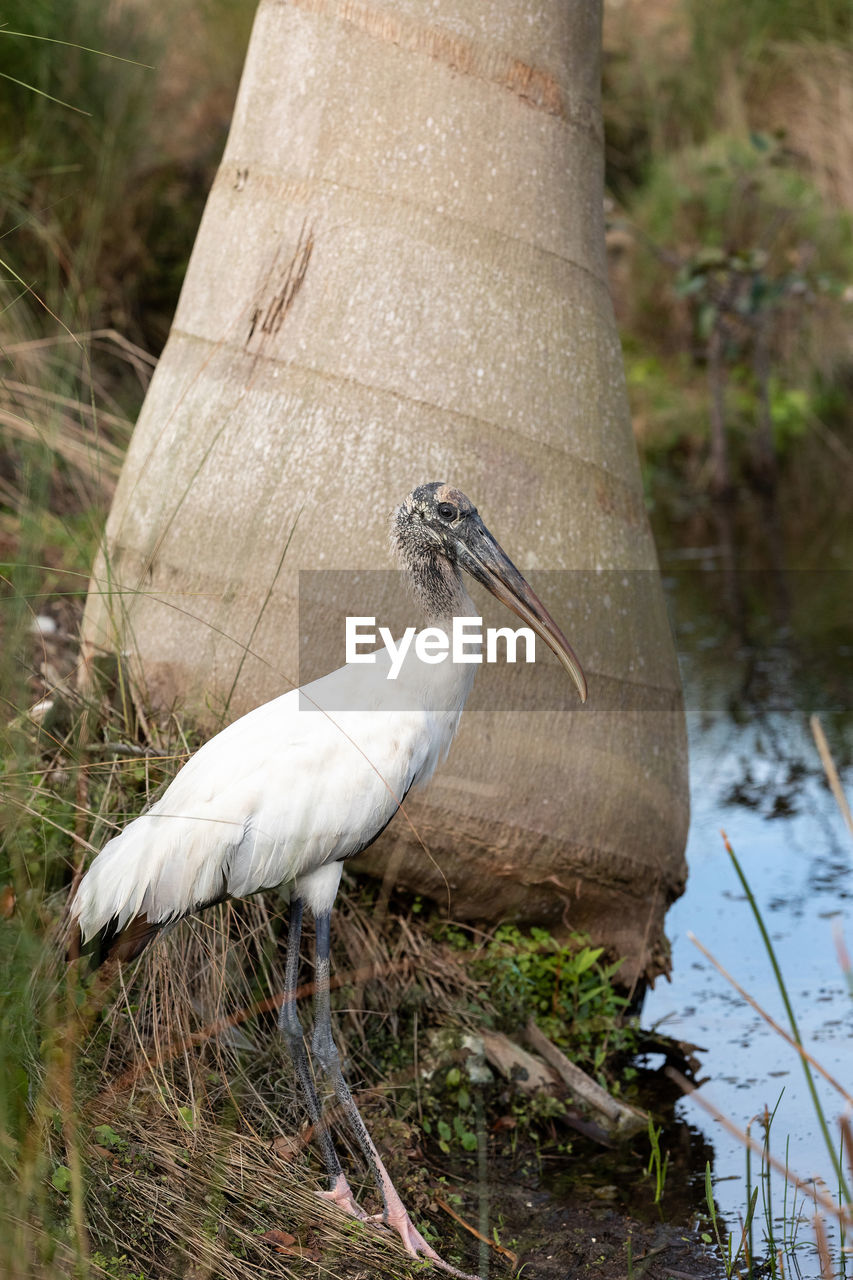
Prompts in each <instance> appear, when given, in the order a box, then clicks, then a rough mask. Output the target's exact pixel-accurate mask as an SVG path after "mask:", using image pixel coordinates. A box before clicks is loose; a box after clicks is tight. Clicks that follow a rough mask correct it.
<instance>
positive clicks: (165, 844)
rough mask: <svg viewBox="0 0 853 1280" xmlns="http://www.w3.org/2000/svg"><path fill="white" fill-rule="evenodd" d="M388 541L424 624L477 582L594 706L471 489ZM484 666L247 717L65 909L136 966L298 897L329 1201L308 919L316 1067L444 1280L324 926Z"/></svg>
mask: <svg viewBox="0 0 853 1280" xmlns="http://www.w3.org/2000/svg"><path fill="white" fill-rule="evenodd" d="M391 538H392V545H393V547H394V549H395V551H396V554H397V556H398V559H399V561H400V562H401V565H402V567H403V568H404V570H406V571H407V576H408V579H409V581H410V584H411V588H412V590H413V592H414V596H415V599H416V601H417V603H418V604H419V606H420V608H421V611H422V612H423V615H424V618H425V620H426V622H427V624H428V625H430V626H439V627H442V628H443V629H446V628H447V627H448V626H449V625H450V622H451V620H452V618H454V617H461V616H471V615H474V614H475V613H476V610H475V608H474V604H473V602H472V600H471V598H470V596H469V595H468V593H467V591H466V590H465V587H464V584H463V579H462V573H461V570H462V569H465V570H467V572H468V573H469V574H470V575H471V576H472V577H473V578H475V579H476V580H477V581H478V582H480V583H482V584H483V585H484V586H485V587H487V588H488V590H489V591H491V592H492V594H493V595H495V596H497V598H498V599H499V600H501V601H502V602H503V603H505V604H506V605H508V607H509V608H510V609H512V610H513V611H514V612H515V613H516V614H517V615H518V616H520V617H521V618H522V619H523V620H524V621H525V622H526V623H527V625H528V626H529V627H531V628H532V629H533V630H534V631H535V632H536V633H537V634H538V635H539V636H540V637H541V638H542V639H543V640H544V641H545V642H546V643H547V644H548V645H549V647H550V648H551V649H552V650H553V652H554V653H555V654H556V655H557V657H558V658H559V659H560V661H561V662H562V663H563V665H564V666H565V668H566V670H567V671H568V673H569V675H570V676H571V677H572V679H573V680H574V682H575V685H576V686H577V690H578V693H579V694H580V697H581V700H585V699H586V681H585V679H584V675H583V671H582V670H581V667H580V663H579V662H578V660H577V658H576V657H575V655H574V653H573V652H572V650H571V648H570V647H569V644H568V642H567V640H566V638H565V636H564V635H563V633H562V632H561V631H560V629H559V627H558V626H557V624H556V623H555V622H554V620H553V619H552V618H551V616H550V614H549V613H548V612H547V610H546V609H545V607H544V606H543V605H542V603H541V601H540V600H539V599H538V598H537V596H536V595H535V594H534V592H533V591H532V590H531V588H530V586H529V585H528V584H527V582H526V581H525V580H524V578H523V577H522V575H521V574H520V573H519V572H518V570H517V569H516V568H515V566H514V565H513V564H512V562H511V561H510V560H509V559H508V557H507V556H506V555H505V554H504V552H503V551H502V550H501V548H500V546H499V545H498V543H497V542H496V541H495V539H494V538H493V537H492V535H491V534H490V533H489V531H488V530H487V529H486V527H485V525H484V524H483V522H482V520H481V519H480V517H479V515H478V514H477V510H476V508H475V507H474V506H473V504H472V503H471V502H470V501H469V500H468V498H466V497H465V495H464V494H463V493H460V491H459V490H458V489H454V488H452V487H451V486H449V485H447V484H443V483H433V484H426V485H422V486H420V487H419V488H417V489H415V490H414V492H413V493H411V494H409V496H408V497H407V498H406V500H405V501H404V502H403V503H402V504H401V505H400V506H399V507H398V508H397V509H396V511H395V512H394V515H393V518H392V524H391ZM413 653H414V650H413V649H410V651H409V654H410V655H412V654H413ZM475 669H476V667H475V665H474V664H472V663H454V662H452V661H450V660H447V661H444V662H441V663H437V662H434V663H429V664H427V663H423V662H420V661H415V660H413V658H412V657H410V656H407V660H406V661H405V662H404V663H403V667H402V669H401V670H400V672H399V675H398V677H397V679H396V680H393V681H392V680H389V679H388V674H389V660H388V653H387V650H386V651H384V653H382V654H378V655H377V660H376V662H375V663H372V664H364V665H362V664H359V665H347V666H345V667H342V668H340V669H339V670H338V671H334V672H332V673H331V674H330V675H328V676H324V677H323V678H322V679H320V680H316V681H314V682H313V683H311V684H308V685H305V686H304V687H303V688H302V689H301V690H298V689H295V690H293V691H291V692H290V693H286V694H284V695H283V696H282V697H280V698H275V699H274V700H273V701H272V702H267V703H266V704H264V705H263V706H260V707H258V708H256V709H255V710H254V711H250V712H249V714H248V715H245V716H243V717H242V718H241V719H239V720H236V721H235V722H234V723H233V724H231V725H229V726H228V727H227V728H226V729H224V730H223V731H222V732H221V733H218V734H217V735H216V736H215V737H214V738H211V739H210V741H209V742H207V743H205V745H204V746H203V747H201V749H200V750H199V751H197V752H196V753H195V755H194V756H192V757H191V758H190V759H189V760H188V761H187V763H186V764H185V765H184V766H183V768H182V769H181V770H180V772H179V773H178V774H177V776H176V777H175V779H174V781H173V782H172V783H171V785H170V786H169V787H168V788H167V790H166V791H165V792H164V794H163V795H162V797H161V798H160V799H159V800H158V801H157V802H156V803H155V804H153V805H152V806H151V808H150V809H149V810H148V811H147V812H146V813H144V814H143V815H142V816H141V817H139V818H136V819H135V821H133V822H131V823H130V824H129V826H127V827H126V828H125V830H124V831H122V832H121V833H120V834H119V835H117V836H116V837H115V838H114V839H112V840H110V841H109V843H108V844H107V845H105V847H104V848H103V849H102V850H101V852H100V853H99V854H98V856H97V857H96V858H95V860H94V862H93V863H92V865H91V867H90V868H89V870H88V872H87V873H86V875H85V876H84V877H83V879H82V880H81V882H80V884H79V886H78V889H77V892H76V894H75V896H74V898H73V901H72V903H71V906H70V915H71V920H72V922H76V924H77V925H79V929H80V934H81V936H82V938H83V939H84V940H85V939H88V938H91V937H93V936H95V935H100V936H101V942H102V953H103V950H104V949H106V950H108V954H109V956H110V957H111V958H115V959H120V960H128V959H132V958H134V957H135V956H137V955H138V954H139V953H140V952H141V951H142V949H143V948H144V947H145V946H146V944H147V943H148V942H149V941H150V940H151V938H153V937H154V936H155V935H156V934H157V933H158V932H159V931H160V930H161V929H162V928H163V927H164V926H166V925H169V924H172V923H173V922H175V921H177V920H179V919H180V918H181V917H182V916H185V915H187V914H189V913H191V912H196V911H199V910H200V909H202V908H203V907H206V906H210V905H211V904H213V903H215V902H220V901H222V900H223V899H224V898H226V897H237V898H241V897H245V896H246V895H247V894H251V893H256V892H258V891H259V890H261V889H270V888H274V887H276V886H279V885H284V886H287V887H289V891H290V922H289V931H288V943H287V959H286V967H285V993H284V1000H283V1003H282V1006H281V1013H280V1016H279V1027H280V1029H281V1032H282V1034H283V1036H284V1038H285V1041H286V1042H287V1045H288V1048H289V1050H290V1053H291V1055H292V1057H293V1062H294V1067H295V1070H296V1074H297V1076H298V1079H299V1081H300V1085H301V1087H302V1090H303V1092H304V1094H305V1098H306V1102H307V1107H308V1111H309V1114H310V1117H311V1121H312V1123H313V1125H314V1128H315V1132H316V1133H317V1134H318V1137H319V1141H320V1145H321V1147H322V1154H323V1159H324V1162H325V1165H326V1170H327V1173H328V1176H329V1190H328V1191H327V1192H323V1193H321V1194H323V1195H324V1196H326V1197H327V1198H329V1199H331V1200H333V1201H334V1202H335V1203H336V1204H338V1205H339V1206H340V1207H341V1208H342V1209H343V1210H344V1211H346V1212H347V1213H349V1214H351V1215H353V1216H355V1217H359V1218H363V1217H364V1216H365V1215H364V1213H363V1211H362V1210H361V1209H360V1208H359V1206H358V1205H357V1203H356V1201H355V1199H354V1196H353V1193H352V1191H351V1189H350V1186H349V1183H348V1182H347V1179H346V1176H345V1175H344V1172H343V1169H342V1167H341V1164H340V1161H339V1159H338V1155H337V1152H336V1150H335V1147H334V1145H333V1143H332V1139H331V1135H330V1133H329V1130H328V1128H327V1127H326V1126H325V1125H324V1124H323V1120H322V1114H321V1108H320V1104H319V1101H318V1098H317V1094H316V1091H315V1089H314V1084H313V1081H312V1078H311V1072H310V1068H309V1063H308V1057H307V1053H306V1050H305V1046H304V1042H303V1035H302V1028H301V1026H300V1023H299V1019H298V1015H297V1011H296V988H297V984H298V968H299V944H300V936H301V926H302V914H303V907H305V906H307V907H308V908H309V909H310V910H311V912H312V913H313V915H314V917H315V921H316V979H315V1006H314V1012H315V1029H314V1035H313V1040H312V1051H313V1054H314V1057H315V1058H316V1059H317V1060H318V1061H319V1063H320V1065H321V1066H322V1068H323V1070H324V1071H325V1072H326V1074H327V1075H328V1076H329V1078H330V1080H331V1083H332V1085H333V1087H334V1090H335V1094H336V1096H337V1099H338V1102H339V1103H340V1105H341V1107H342V1108H343V1109H344V1111H345V1112H346V1114H347V1116H348V1118H349V1121H350V1123H351V1125H352V1128H353V1131H354V1133H355V1136H356V1138H357V1139H358V1142H359V1144H360V1146H361V1148H362V1150H363V1152H364V1154H365V1157H366V1159H367V1161H368V1164H369V1166H370V1169H371V1172H372V1173H373V1176H374V1178H375V1181H376V1184H377V1186H378V1188H379V1192H380V1195H381V1197H382V1205H383V1212H382V1215H381V1217H382V1221H383V1222H384V1223H386V1224H387V1225H389V1226H391V1227H393V1228H394V1229H395V1230H396V1231H397V1232H398V1233H399V1235H400V1238H401V1239H402V1242H403V1244H404V1246H405V1248H406V1250H407V1251H408V1252H409V1253H410V1254H412V1255H413V1256H417V1255H418V1254H423V1255H424V1256H426V1257H427V1258H430V1259H431V1260H432V1261H433V1262H434V1263H435V1264H437V1265H439V1266H441V1267H443V1268H444V1269H445V1270H449V1271H454V1268H451V1267H449V1266H448V1264H446V1263H444V1262H443V1261H442V1259H441V1258H440V1257H439V1256H438V1254H436V1252H435V1251H434V1250H433V1249H432V1248H431V1246H430V1245H428V1244H427V1242H426V1241H425V1240H424V1238H423V1236H422V1235H421V1234H420V1232H419V1231H418V1230H417V1228H416V1227H415V1226H414V1224H413V1223H412V1221H411V1219H410V1217H409V1215H408V1213H407V1211H406V1209H405V1208H404V1206H403V1204H402V1202H401V1200H400V1197H399V1195H398V1194H397V1191H396V1190H395V1188H394V1186H393V1184H392V1182H391V1179H390V1177H389V1176H388V1174H387V1172H386V1170H385V1167H384V1165H383V1164H382V1161H381V1159H380V1158H379V1155H378V1153H377V1151H376V1148H375V1147H374V1145H373V1142H372V1141H371V1139H370V1136H369V1134H368V1132H367V1129H366V1128H365V1125H364V1122H363V1121H362V1119H361V1116H360V1115H359V1113H358V1111H357V1109H356V1107H355V1104H354V1102H353V1100H352V1096H351V1094H350V1091H349V1088H348V1086H347V1084H346V1081H345V1080H344V1077H343V1074H342V1072H341V1068H340V1062H339V1058H338V1052H337V1049H336V1048H335V1044H334V1041H333V1038H332V1032H331V1024H330V1015H329V922H330V916H331V909H332V905H333V903H334V900H335V896H336V894H337V891H338V885H339V884H340V879H341V872H342V869H343V864H344V862H345V861H346V859H347V858H350V857H352V856H353V855H354V854H356V853H359V852H360V851H361V850H362V849H364V848H366V847H367V846H368V845H369V844H371V843H372V842H373V841H374V840H375V839H376V837H377V836H378V835H379V834H380V833H381V832H382V831H383V830H384V829H385V827H386V826H387V824H388V823H389V822H390V821H391V819H392V818H393V816H394V814H395V813H396V811H397V809H398V808H399V807H400V804H401V802H402V800H403V799H404V797H405V796H406V794H407V793H408V791H409V790H410V788H411V787H413V786H415V785H418V784H423V783H425V782H427V781H428V780H429V778H430V777H431V776H432V774H433V772H434V771H435V769H436V767H437V766H438V765H439V764H440V763H441V761H442V760H443V759H444V757H445V756H446V754H447V752H448V750H449V748H450V744H451V742H452V739H453V736H454V734H455V732H456V728H457V725H458V723H459V717H460V716H461V714H462V709H463V707H464V705H465V700H466V698H467V696H468V693H469V692H470V689H471V685H472V682H473V675H474V671H475ZM341 707H345V708H348V709H344V710H341ZM103 944H105V947H104V945H103ZM458 1274H461V1273H458Z"/></svg>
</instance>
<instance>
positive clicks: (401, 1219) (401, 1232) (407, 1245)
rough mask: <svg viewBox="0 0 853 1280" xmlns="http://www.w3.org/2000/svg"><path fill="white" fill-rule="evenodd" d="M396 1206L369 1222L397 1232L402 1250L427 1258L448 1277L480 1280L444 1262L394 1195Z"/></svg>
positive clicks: (390, 1207) (375, 1215)
mask: <svg viewBox="0 0 853 1280" xmlns="http://www.w3.org/2000/svg"><path fill="white" fill-rule="evenodd" d="M394 1199H395V1200H396V1205H393V1206H392V1205H389V1207H388V1214H387V1216H385V1215H384V1214H381V1213H377V1214H374V1216H373V1217H372V1218H371V1222H381V1223H382V1224H383V1226H386V1227H391V1228H392V1230H394V1231H396V1232H397V1235H398V1236H399V1237H400V1239H401V1240H402V1242H403V1248H404V1249H405V1250H406V1253H408V1254H410V1255H411V1257H413V1258H417V1257H423V1258H429V1260H430V1262H431V1263H432V1265H433V1266H434V1267H439V1268H440V1269H441V1270H442V1271H446V1272H447V1273H448V1275H451V1276H458V1277H459V1280H480V1277H479V1276H472V1275H469V1273H468V1272H467V1271H460V1270H459V1268H458V1267H452V1266H451V1265H450V1263H449V1262H445V1261H444V1258H442V1257H440V1256H439V1254H437V1253H436V1251H435V1249H433V1247H432V1245H431V1244H427V1242H426V1240H424V1238H423V1236H422V1235H421V1233H420V1231H418V1229H417V1227H416V1226H415V1224H414V1223H413V1222H412V1219H411V1218H410V1217H409V1215H408V1212H407V1211H406V1209H405V1208H404V1207H403V1205H402V1203H401V1201H400V1199H399V1197H397V1195H396V1193H395V1196H394Z"/></svg>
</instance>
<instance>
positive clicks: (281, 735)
mask: <svg viewBox="0 0 853 1280" xmlns="http://www.w3.org/2000/svg"><path fill="white" fill-rule="evenodd" d="M468 603H469V604H470V601H469V602H468ZM388 666H389V662H388V655H387V651H385V650H383V651H382V652H381V653H380V654H378V655H377V662H376V664H375V665H371V666H357V667H342V668H341V669H340V670H338V671H334V672H332V673H331V674H330V675H328V676H325V677H323V678H322V679H321V680H316V681H314V682H312V683H311V684H308V685H305V686H304V687H303V689H302V690H301V693H300V691H299V690H292V691H291V692H290V693H286V694H284V695H283V696H282V697H280V698H275V699H274V700H273V701H272V702H267V703H265V704H264V705H263V706H261V707H257V708H256V709H255V710H254V711H250V712H249V713H248V715H245V716H242V717H241V719H239V720H235V721H234V723H233V724H231V725H229V726H228V727H227V728H226V729H223V730H222V732H221V733H218V734H217V735H216V737H214V738H211V739H210V741H209V742H207V743H205V745H204V746H203V747H201V748H200V749H199V750H198V751H197V752H196V753H195V755H193V756H192V757H191V758H190V759H189V760H188V761H187V763H186V764H185V765H184V766H183V768H182V769H181V770H180V772H179V773H178V774H177V776H176V777H175V779H174V780H173V782H172V783H171V785H170V786H169V787H168V789H167V790H166V791H165V792H164V794H163V795H162V796H161V797H160V799H159V800H157V801H156V803H155V804H153V805H152V806H151V808H150V809H149V810H148V811H147V812H146V813H144V814H143V815H142V816H141V817H139V818H136V819H135V821H133V822H131V823H130V825H129V826H127V827H126V828H125V829H124V831H122V832H121V833H120V834H119V835H117V836H115V837H114V839H112V840H110V841H109V843H108V844H107V845H105V847H104V848H103V849H102V850H101V852H100V853H99V854H98V856H97V858H96V859H95V861H94V863H93V864H92V866H91V868H90V869H89V871H88V873H87V874H86V876H84V878H83V880H82V882H81V884H80V887H79V889H78V892H77V895H76V897H75V899H74V902H73V905H72V917H73V918H74V919H76V920H77V921H78V922H79V925H80V930H81V933H82V935H83V938H84V939H87V938H90V937H91V936H93V935H94V934H96V933H98V932H100V930H102V929H104V928H105V927H106V926H107V925H112V927H113V928H114V929H115V930H116V931H120V930H121V929H123V928H124V927H125V925H127V924H128V923H129V922H130V921H131V920H133V919H134V918H135V917H136V916H139V915H144V916H145V917H146V918H147V920H148V921H149V922H150V923H152V924H155V923H166V922H169V921H172V920H176V919H178V918H180V917H181V916H183V915H186V914H187V913H189V912H191V911H193V910H197V909H198V908H199V907H201V906H203V905H207V904H209V903H211V902H215V901H218V900H220V899H222V898H223V897H226V896H228V897H235V898H242V897H246V896H247V895H248V894H251V893H256V892H258V891H259V890H261V889H271V888H274V887H276V886H278V885H287V884H294V885H295V886H296V888H297V891H298V892H299V893H300V894H301V895H302V896H303V897H304V898H305V900H306V902H307V905H308V906H309V907H310V908H311V910H312V911H313V912H315V913H316V912H317V911H321V910H324V909H325V908H327V907H329V906H331V904H332V902H333V901H334V898H335V894H336V893H337V888H338V883H339V881H340V876H341V869H342V860H343V859H346V858H347V857H350V856H351V855H352V854H354V853H357V852H358V851H359V850H360V849H362V848H363V847H364V846H365V844H366V843H369V840H370V837H371V836H372V835H374V834H375V833H377V832H379V831H381V830H382V829H383V828H384V827H385V826H386V825H387V823H388V822H390V820H391V818H392V817H393V816H394V813H395V812H396V810H397V808H398V807H399V802H400V801H401V800H402V799H403V797H404V796H405V795H406V793H407V792H408V791H409V789H410V788H411V787H412V786H415V785H417V784H419V783H420V784H423V783H425V782H427V781H429V779H430V778H431V777H432V774H433V773H434V771H435V769H436V767H437V766H438V764H440V763H441V761H442V760H443V759H444V757H445V755H446V754H447V751H448V749H449V747H450V744H451V741H452V739H453V735H454V733H455V731H456V727H457V725H458V722H459V717H460V715H461V713H462V708H463V706H464V703H465V699H466V697H467V694H468V691H469V689H470V687H471V682H472V679H473V667H471V666H454V665H453V664H451V663H446V664H442V669H441V670H440V671H439V669H438V668H436V667H425V666H422V665H421V664H420V663H418V662H417V661H416V659H415V658H414V654H413V652H410V654H409V655H407V658H406V661H405V663H404V666H403V669H402V671H401V672H400V675H399V677H398V679H397V680H396V681H394V682H391V681H389V680H388V678H387V672H388ZM341 706H351V707H357V708H358V710H344V711H341V710H339V709H338V708H340V707H341Z"/></svg>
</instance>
